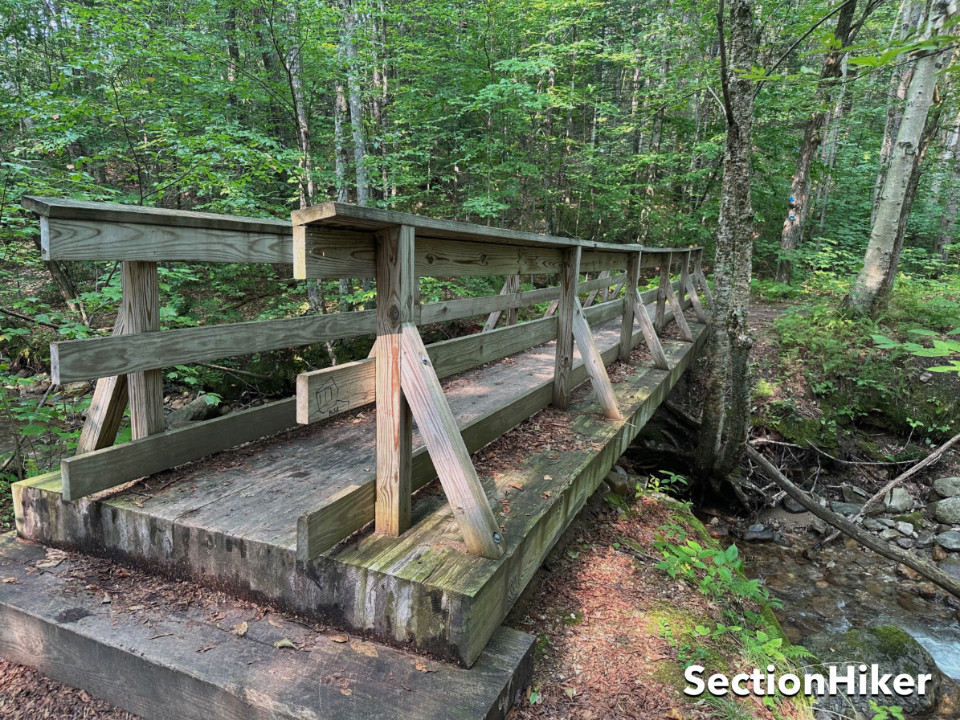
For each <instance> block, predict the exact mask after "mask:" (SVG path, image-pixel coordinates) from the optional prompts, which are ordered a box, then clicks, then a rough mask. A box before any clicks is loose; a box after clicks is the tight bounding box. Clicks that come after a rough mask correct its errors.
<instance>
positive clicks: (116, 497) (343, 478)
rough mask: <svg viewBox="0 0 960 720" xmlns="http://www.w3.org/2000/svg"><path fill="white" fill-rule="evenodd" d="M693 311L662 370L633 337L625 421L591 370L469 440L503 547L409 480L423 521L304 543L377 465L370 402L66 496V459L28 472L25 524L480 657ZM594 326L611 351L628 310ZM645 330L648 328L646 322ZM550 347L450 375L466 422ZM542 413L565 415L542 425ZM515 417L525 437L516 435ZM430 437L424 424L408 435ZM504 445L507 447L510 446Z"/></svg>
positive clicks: (651, 390) (630, 422)
mask: <svg viewBox="0 0 960 720" xmlns="http://www.w3.org/2000/svg"><path fill="white" fill-rule="evenodd" d="M690 325H691V328H692V330H693V333H694V336H695V341H694V343H692V344H691V343H686V342H680V341H677V340H670V339H666V338H665V339H664V343H663V345H664V351H665V353H666V355H667V357H668V359H669V361H670V366H671V368H672V370H670V371H669V372H667V371H661V370H656V369H654V368H653V367H652V366H651V364H650V362H649V361H648V360H646V359H643V358H642V356H641V351H640V350H635V351H634V356H633V358H634V359H633V362H632V363H631V366H627V367H624V368H623V370H622V371H621V372H618V373H616V376H617V377H618V378H619V380H618V381H616V382H615V383H614V386H613V387H614V389H615V393H616V396H617V400H618V403H619V405H620V408H621V409H622V412H623V416H624V420H623V421H613V420H608V419H606V418H604V417H603V416H602V415H601V414H598V413H599V407H598V405H597V403H596V400H595V398H594V397H593V393H592V392H591V391H590V385H589V384H584V385H582V386H581V387H580V388H579V390H578V391H577V392H576V393H575V394H574V399H573V402H572V404H571V406H570V408H569V410H567V411H560V410H557V409H550V410H548V411H547V414H543V413H541V414H540V415H535V416H533V417H532V418H530V420H528V421H527V422H526V424H525V425H524V426H523V427H522V428H520V429H518V430H515V431H513V433H510V434H508V435H507V436H506V438H505V440H504V441H503V442H504V443H506V444H505V445H503V446H493V447H488V448H487V449H486V450H484V451H481V452H480V453H479V454H478V455H475V458H474V459H475V463H476V465H477V469H478V472H479V474H480V476H481V480H482V482H483V486H484V489H485V491H486V492H487V495H488V498H490V500H491V503H492V505H493V506H494V508H495V510H496V519H497V522H498V523H499V524H500V525H501V528H502V535H503V538H504V542H505V546H506V553H505V555H504V556H503V557H502V558H500V559H498V560H490V559H485V558H481V557H477V556H474V555H469V554H466V553H465V552H464V546H463V543H462V538H461V536H460V532H459V530H458V526H457V524H456V522H455V521H454V519H453V515H452V512H451V511H450V508H449V505H448V504H447V503H446V500H445V498H444V496H443V494H442V493H438V492H432V491H431V490H430V488H429V487H428V488H427V489H426V490H425V491H422V492H420V493H419V494H418V495H417V496H416V497H415V498H414V504H413V520H414V525H413V527H412V528H411V529H410V530H409V531H407V532H406V533H404V534H403V535H402V536H401V537H399V538H391V537H385V536H380V535H376V534H374V533H373V532H372V531H371V528H369V527H368V528H365V529H364V530H363V531H361V532H360V533H357V534H355V535H354V536H352V537H351V538H348V539H347V540H346V541H344V542H342V543H340V544H339V545H337V546H335V547H333V548H332V549H330V550H328V551H326V552H324V553H322V554H321V556H320V557H318V558H316V559H314V560H311V561H309V562H302V561H301V562H298V561H297V556H296V551H297V518H298V517H299V516H301V515H302V514H303V513H304V512H305V511H308V510H312V509H316V508H317V507H322V506H323V505H324V503H326V502H328V501H331V500H332V499H334V498H335V497H336V496H337V494H338V493H339V492H341V491H342V490H343V489H344V488H347V487H349V486H352V485H356V484H358V483H359V482H362V481H364V480H369V479H372V478H373V477H375V464H376V448H375V411H374V410H373V408H372V407H369V408H365V409H363V410H362V411H360V412H352V413H349V414H348V415H346V416H341V417H340V418H338V419H335V420H332V421H328V422H321V423H318V424H315V425H311V426H306V427H304V428H299V429H294V430H291V431H288V432H285V433H281V434H280V435H277V436H274V437H272V438H268V439H264V440H261V441H257V442H254V443H250V444H248V445H245V446H241V447H239V448H234V449H232V450H228V451H226V452H223V453H220V454H218V455H215V456H212V457H210V458H207V459H205V460H201V461H198V462H195V463H191V464H188V465H185V466H181V467H179V468H177V469H175V470H172V471H167V472H165V473H160V474H158V475H154V476H151V477H149V478H146V479H144V480H142V481H140V482H138V483H136V484H134V485H132V486H127V487H125V488H123V489H121V490H120V491H118V492H113V493H103V494H101V495H98V496H92V497H88V498H82V499H80V500H77V501H74V502H70V503H67V502H64V501H63V500H62V499H61V497H60V479H59V474H52V475H49V476H43V477H41V478H34V479H32V480H29V481H25V482H24V483H21V484H19V485H18V486H17V487H16V488H15V503H16V505H17V519H18V531H19V532H20V534H21V535H22V536H24V537H28V538H31V539H35V540H38V541H41V542H43V543H46V544H51V545H59V546H65V547H70V548H75V549H80V550H83V551H86V552H93V553H99V554H105V555H108V556H114V557H120V558H125V559H129V560H133V561H135V562H138V563H141V564H146V565H149V566H151V567H153V568H158V569H161V570H163V571H166V572H170V573H176V574H187V575H190V576H192V577H195V578H196V579H198V580H200V581H202V582H205V583H208V584H212V585H215V586H218V587H222V588H224V589H227V590H231V591H234V592H240V593H244V594H247V595H251V596H253V597H255V598H258V599H260V600H266V601H268V602H271V603H275V604H277V605H279V606H281V607H283V608H285V609H288V610H292V611H295V612H299V613H303V614H305V615H308V616H311V615H312V616H319V617H322V618H324V619H327V620H332V621H334V622H335V623H340V624H342V625H344V626H346V627H350V628H354V629H359V630H363V631H369V632H370V633H371V634H372V635H374V636H376V637H378V638H381V639H385V640H388V641H391V642H397V643H413V644H415V645H416V646H418V647H420V648H421V649H425V650H429V651H433V652H436V653H438V654H441V655H444V656H447V657H454V658H456V659H458V660H460V661H461V662H464V663H466V664H468V665H469V664H471V663H472V662H473V661H474V660H475V659H476V658H477V657H478V655H479V654H480V652H481V651H482V649H483V647H484V646H485V645H486V643H487V641H488V640H489V638H490V637H491V636H492V635H493V633H494V631H495V630H496V628H497V627H498V626H499V624H500V623H501V622H502V620H503V618H504V617H505V615H506V613H507V612H508V611H509V610H510V608H511V607H512V606H513V604H514V602H515V601H516V599H517V597H518V596H519V594H520V593H521V592H522V590H523V589H524V588H525V587H526V585H527V584H528V583H529V581H530V579H531V578H532V577H533V574H534V572H535V571H536V569H537V568H538V567H539V566H540V563H541V562H542V560H543V559H544V557H545V556H546V553H547V552H548V551H549V549H550V548H551V547H552V546H553V544H554V543H555V542H556V540H557V539H558V538H559V536H560V534H561V533H562V532H563V530H564V529H565V528H566V526H567V525H568V523H569V521H570V520H571V519H572V517H573V516H574V515H575V514H576V512H577V511H578V510H579V509H580V507H582V505H583V503H584V502H585V501H586V498H587V497H589V495H590V494H591V493H592V492H593V491H594V490H595V488H596V487H597V485H598V484H599V482H600V480H601V479H602V478H603V476H604V475H605V474H606V473H607V472H608V471H609V469H610V467H611V466H612V465H613V463H614V462H615V461H616V459H617V458H618V457H619V456H620V454H621V453H622V452H623V450H624V449H625V447H626V446H627V444H629V442H630V441H631V440H632V439H633V437H635V436H636V433H637V432H638V431H639V429H640V428H641V427H642V425H643V424H644V423H645V422H646V421H647V419H649V417H650V415H651V414H652V413H653V411H654V409H655V408H656V406H657V405H658V404H659V403H660V402H661V401H662V399H663V397H665V395H666V393H667V392H668V391H669V389H670V388H671V387H672V386H673V385H674V384H675V383H676V381H677V379H679V377H680V375H681V374H682V372H683V371H684V370H685V369H686V368H687V367H688V365H689V363H690V362H691V360H692V358H693V357H695V355H696V351H697V349H698V348H699V346H700V344H701V343H702V341H703V339H704V338H705V335H704V333H703V326H702V325H700V324H698V323H696V322H695V321H693V320H692V319H691V320H690ZM593 332H594V337H595V339H596V342H597V345H598V347H599V349H600V351H601V353H603V355H604V358H605V361H606V362H611V361H612V359H613V358H614V357H615V356H616V352H617V346H618V342H619V320H614V321H611V322H609V323H606V324H603V325H599V326H597V327H596V328H594V331H593ZM634 341H635V343H634V344H636V343H637V342H641V340H640V333H637V334H636V336H635V338H634ZM641 344H642V342H641ZM554 352H555V351H554V343H549V344H547V345H542V346H539V347H536V348H533V349H531V350H528V351H526V352H523V353H519V354H517V355H514V356H511V357H510V358H507V359H506V360H504V361H501V362H498V363H493V364H490V365H486V366H482V367H479V368H476V369H475V370H472V371H469V372H466V373H463V374H461V375H459V376H456V377H453V378H450V379H449V380H448V381H446V382H445V383H444V389H445V392H446V395H447V398H448V399H449V403H450V405H451V408H452V410H453V412H454V414H455V416H456V418H457V420H458V423H459V424H460V426H461V427H463V426H464V425H465V424H468V423H470V422H471V421H475V420H476V419H477V418H480V417H482V416H484V415H485V414H489V413H491V412H493V411H495V410H496V409H497V408H502V407H503V406H504V405H505V404H507V403H509V402H511V401H516V399H518V398H521V399H522V398H526V400H525V401H529V402H539V403H540V404H541V406H544V405H546V404H547V403H548V402H549V397H550V392H551V387H552V377H553V362H554ZM577 365H580V367H581V369H580V370H579V374H578V371H576V370H575V372H574V378H575V379H576V381H577V382H578V383H580V382H582V381H583V379H585V371H584V370H583V369H582V364H581V363H580V362H579V356H578V360H577ZM544 399H546V401H545V402H544ZM512 424H514V423H509V422H508V423H507V425H506V427H504V428H503V430H507V429H508V428H509V427H510V426H511V425H512ZM548 425H549V426H550V427H553V428H554V429H555V430H556V431H555V432H552V433H546V432H542V433H541V432H540V431H538V427H540V428H541V429H545V428H546V427H547V426H548ZM517 433H522V436H519V437H522V441H523V442H522V444H517V443H515V442H512V440H511V438H513V440H516V439H517V438H518V436H517V435H516V434H517ZM420 444H421V443H420V441H419V438H418V437H416V435H415V441H414V446H415V447H418V446H419V445H420ZM511 448H512V449H511ZM503 452H510V453H511V454H510V455H509V457H500V456H499V455H498V453H503ZM524 455H525V457H524ZM498 461H502V463H499V464H498ZM494 465H498V467H503V468H504V469H505V471H502V472H497V468H495V467H494ZM508 467H509V469H508V470H507V469H506V468H508Z"/></svg>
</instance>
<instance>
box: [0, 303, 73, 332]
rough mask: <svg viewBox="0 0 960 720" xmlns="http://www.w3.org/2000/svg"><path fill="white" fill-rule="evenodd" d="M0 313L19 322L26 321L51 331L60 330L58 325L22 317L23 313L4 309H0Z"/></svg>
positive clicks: (26, 316) (27, 316)
mask: <svg viewBox="0 0 960 720" xmlns="http://www.w3.org/2000/svg"><path fill="white" fill-rule="evenodd" d="M0 313H3V314H4V315H9V316H10V317H15V318H17V319H19V320H26V321H27V322H31V323H34V324H36V325H43V326H44V327H48V328H51V329H53V330H59V329H60V326H59V325H54V324H53V323H48V322H45V321H43V320H37V319H36V318H32V317H30V316H29V315H24V314H23V313H18V312H17V311H16V310H7V309H6V308H0Z"/></svg>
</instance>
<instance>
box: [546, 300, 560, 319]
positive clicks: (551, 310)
mask: <svg viewBox="0 0 960 720" xmlns="http://www.w3.org/2000/svg"><path fill="white" fill-rule="evenodd" d="M559 304H560V299H559V298H554V299H553V300H552V301H551V302H550V304H549V305H547V310H546V312H544V313H543V316H544V317H545V318H548V317H550V316H551V315H553V314H554V313H555V312H556V311H557V306H558V305H559Z"/></svg>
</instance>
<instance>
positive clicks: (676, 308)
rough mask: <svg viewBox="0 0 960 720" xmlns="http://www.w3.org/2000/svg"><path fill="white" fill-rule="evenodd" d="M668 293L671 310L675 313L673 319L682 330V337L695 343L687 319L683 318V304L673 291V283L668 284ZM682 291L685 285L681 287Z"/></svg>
mask: <svg viewBox="0 0 960 720" xmlns="http://www.w3.org/2000/svg"><path fill="white" fill-rule="evenodd" d="M666 291H667V300H668V301H669V302H670V309H671V310H672V311H673V319H674V320H675V321H676V323H677V328H679V330H680V337H682V338H683V339H684V340H685V341H687V342H693V333H691V332H690V326H689V325H688V324H687V319H686V318H685V317H684V316H683V305H682V304H681V302H680V300H679V298H677V294H676V293H675V292H674V291H673V285H672V284H671V283H669V282H668V283H667V284H666ZM680 291H681V292H682V291H683V285H682V284H681V285H680Z"/></svg>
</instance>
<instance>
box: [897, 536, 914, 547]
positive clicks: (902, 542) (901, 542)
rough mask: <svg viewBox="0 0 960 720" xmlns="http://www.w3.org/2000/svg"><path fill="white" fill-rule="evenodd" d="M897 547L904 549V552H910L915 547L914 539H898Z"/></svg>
mask: <svg viewBox="0 0 960 720" xmlns="http://www.w3.org/2000/svg"><path fill="white" fill-rule="evenodd" d="M897 545H899V546H900V547H902V548H903V549H904V550H909V549H910V548H912V547H913V538H908V537H902V538H897Z"/></svg>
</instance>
